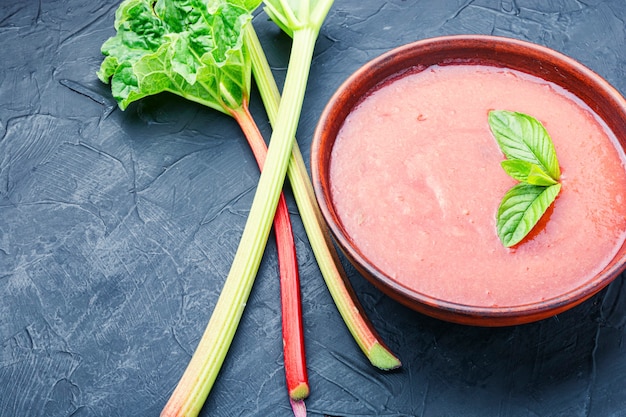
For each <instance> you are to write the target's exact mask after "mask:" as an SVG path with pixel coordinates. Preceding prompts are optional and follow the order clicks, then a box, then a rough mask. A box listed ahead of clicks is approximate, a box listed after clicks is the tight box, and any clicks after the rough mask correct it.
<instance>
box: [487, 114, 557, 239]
mask: <svg viewBox="0 0 626 417" xmlns="http://www.w3.org/2000/svg"><path fill="white" fill-rule="evenodd" d="M488 120H489V126H490V128H491V131H492V133H493V135H494V136H495V138H496V141H497V142H498V145H499V146H500V149H501V150H502V152H503V153H504V155H505V156H506V157H507V159H506V160H504V161H502V168H503V169H504V171H505V172H506V173H507V174H508V175H510V176H511V177H512V178H514V179H516V180H518V181H520V183H518V184H517V185H515V186H513V187H512V188H511V189H510V190H508V191H507V192H506V194H505V195H504V197H503V198H502V201H501V203H500V206H499V207H498V213H497V216H496V229H497V233H498V236H499V237H500V240H501V241H502V243H503V244H504V246H507V247H510V246H514V245H516V244H518V243H519V242H521V241H522V239H524V238H525V237H526V236H527V235H528V233H530V231H531V230H532V229H533V228H534V227H535V225H536V224H537V223H538V222H539V220H540V219H541V217H542V216H543V215H544V213H545V212H546V210H547V209H548V207H549V206H550V205H551V204H552V203H553V202H554V200H555V199H556V197H557V195H558V194H559V192H560V191H561V184H560V183H559V178H560V176H561V169H560V167H559V163H558V160H557V157H556V151H555V149H554V144H553V143H552V139H551V138H550V136H549V135H548V132H547V131H546V129H545V128H544V126H543V125H542V124H541V122H539V121H538V120H537V119H535V118H534V117H532V116H529V115H527V114H523V113H518V112H511V111H506V110H494V111H491V112H489V118H488Z"/></svg>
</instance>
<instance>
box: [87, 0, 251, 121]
mask: <svg viewBox="0 0 626 417" xmlns="http://www.w3.org/2000/svg"><path fill="white" fill-rule="evenodd" d="M259 4H260V0H230V1H229V0H205V1H202V0H169V1H163V0H124V2H122V4H121V5H120V6H119V8H118V9H117V11H116V13H115V29H116V30H117V34H116V36H114V37H111V38H110V39H108V40H107V41H106V42H105V43H104V44H103V45H102V53H103V54H104V55H105V56H106V58H105V59H104V61H103V62H102V65H101V66H100V70H99V71H98V77H99V78H100V80H102V81H103V82H105V83H108V82H110V83H111V91H112V94H113V96H114V97H115V99H116V100H117V102H118V104H119V106H120V108H121V109H122V110H123V109H125V108H126V107H127V106H128V105H129V104H130V103H132V102H133V101H136V100H139V99H141V98H143V97H146V96H149V95H153V94H158V93H161V92H164V91H169V92H172V93H174V94H178V95H180V96H183V97H185V98H187V99H189V100H192V101H195V102H198V103H201V104H203V105H206V106H208V107H211V108H214V109H216V110H219V111H222V112H224V113H228V109H236V108H238V107H241V106H242V104H243V101H244V100H248V98H249V95H250V83H251V81H250V80H251V63H250V58H249V56H248V54H247V53H246V51H245V46H244V43H243V28H244V25H246V24H247V23H248V22H249V21H250V20H251V18H252V15H251V12H252V11H253V10H254V9H255V8H256V7H258V5H259Z"/></svg>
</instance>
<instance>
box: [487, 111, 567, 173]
mask: <svg viewBox="0 0 626 417" xmlns="http://www.w3.org/2000/svg"><path fill="white" fill-rule="evenodd" d="M489 127H490V128H491V131H492V133H493V135H494V136H495V138H496V141H497V142H498V145H499V146H500V149H501V150H502V152H503V153H504V155H505V156H506V157H507V158H508V159H511V160H521V161H526V162H529V163H531V164H535V165H538V166H539V167H540V168H541V170H543V171H544V172H545V173H547V174H548V175H549V176H550V177H552V178H553V179H554V180H555V181H558V180H559V178H560V176H561V171H560V168H559V163H558V161H557V158H556V151H555V149H554V144H553V143H552V140H551V139H550V136H549V135H548V132H547V131H546V129H545V128H544V126H543V125H542V124H541V122H539V121H538V120H537V119H535V118H534V117H532V116H529V115H527V114H523V113H518V112H511V111H507V110H493V111H490V112H489Z"/></svg>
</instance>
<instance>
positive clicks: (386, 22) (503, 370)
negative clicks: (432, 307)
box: [0, 0, 626, 417]
mask: <svg viewBox="0 0 626 417" xmlns="http://www.w3.org/2000/svg"><path fill="white" fill-rule="evenodd" d="M117 5H118V2H117V1H112V0H105V1H84V0H67V1H53V0H41V1H34V0H25V1H10V0H0V42H1V45H2V49H1V51H2V58H1V59H0V297H1V298H0V390H1V392H0V416H3V417H5V416H6V417H36V416H50V417H53V416H74V417H84V416H103V417H104V416H106V417H115V416H156V415H158V413H159V411H160V410H161V408H162V407H163V405H164V404H165V402H166V401H167V399H168V397H169V395H170V393H171V391H172V390H173V388H174V385H175V384H176V382H177V381H178V378H179V377H180V375H181V373H182V372H183V369H184V367H185V366H186V365H187V362H188V360H189V358H190V355H191V353H192V352H193V350H194V348H195V346H196V343H197V342H198V340H199V337H200V335H201V333H202V331H203V329H204V326H205V325H206V323H207V321H208V318H209V315H210V313H211V310H212V307H213V305H214V302H215V301H216V298H217V296H218V293H219V291H220V289H221V286H222V282H223V279H224V278H225V276H226V274H227V272H228V269H229V267H230V262H231V259H232V256H233V254H234V250H235V248H236V246H237V244H238V241H239V235H240V232H241V230H242V228H243V225H244V221H245V218H246V215H247V212H248V209H249V205H250V203H251V200H252V196H253V193H254V190H255V184H256V181H257V178H258V172H257V168H256V165H255V163H254V161H253V158H252V156H251V154H250V152H249V151H248V149H247V146H246V144H245V141H244V139H243V137H242V135H241V133H240V131H239V130H238V127H237V126H236V124H235V122H234V121H233V120H232V119H230V118H228V117H226V116H224V115H222V114H220V113H217V112H215V111H212V110H209V109H205V108H201V107H200V106H198V105H195V104H192V103H188V102H185V101H184V100H182V99H180V98H177V97H173V96H169V95H161V96H158V97H154V98H148V99H144V100H142V101H141V102H140V103H138V104H137V105H133V106H131V107H130V108H129V109H128V110H127V111H125V112H121V111H120V110H119V109H117V108H116V106H115V103H114V101H113V100H112V98H111V95H110V91H109V87H108V86H106V85H103V84H102V83H100V81H98V80H97V78H96V76H95V72H96V70H97V69H98V67H99V65H100V62H101V61H102V56H101V54H100V45H101V44H102V42H104V40H105V39H107V38H108V37H109V36H112V35H113V34H114V31H113V17H114V12H115V9H116V8H117ZM625 20H626V2H624V0H606V1H602V0H584V1H583V0H518V1H514V0H502V1H496V0H475V1H471V0H428V1H426V0H393V1H386V2H381V1H372V0H337V1H336V3H335V5H334V6H333V8H332V9H331V11H330V14H329V16H328V19H327V20H326V22H325V24H324V26H323V29H322V31H321V34H320V39H319V41H318V44H317V49H316V53H315V58H314V61H313V65H312V68H311V76H310V83H309V88H308V91H307V96H306V99H305V102H304V108H303V114H302V119H301V123H300V126H299V130H298V138H299V141H300V145H301V147H302V150H303V152H304V154H305V158H306V159H307V160H308V156H309V149H308V148H309V144H310V140H311V135H312V133H313V130H314V128H315V124H316V122H317V120H318V118H319V115H320V113H321V111H322V109H323V107H324V105H325V103H326V102H327V100H328V99H329V97H330V96H331V94H332V93H333V92H334V90H335V89H336V88H337V87H338V86H339V84H340V83H341V82H342V81H343V80H344V79H345V78H346V77H347V76H348V75H350V74H351V73H352V72H353V71H354V70H356V69H357V68H358V67H359V66H360V65H362V64H363V63H365V62H366V61H368V60H369V59H371V58H374V57H376V56H378V55H379V54H381V53H383V52H385V51H388V50H389V49H391V48H393V47H396V46H399V45H401V44H404V43H408V42H411V41H414V40H418V39H423V38H427V37H432V36H437V35H444V34H458V33H483V34H495V35H502V36H508V37H514V38H519V39H525V40H530V41H533V42H536V43H539V44H542V45H547V46H549V47H552V48H554V49H556V50H559V51H561V52H564V53H565V54H568V55H570V56H571V57H573V58H575V59H577V60H579V61H581V62H582V63H584V64H586V65H587V66H589V67H590V68H592V69H593V70H595V71H596V72H598V73H599V74H600V75H602V76H604V77H605V78H606V79H607V80H608V81H609V82H610V83H612V84H613V85H614V86H615V87H616V88H617V89H618V90H620V91H621V92H622V93H626V73H625V68H626V40H625ZM254 24H255V25H256V28H257V31H258V32H259V35H260V37H261V40H262V42H263V45H264V46H265V48H266V51H267V54H268V56H269V59H270V61H271V64H272V66H273V68H274V70H275V73H276V76H277V78H278V80H279V82H282V79H283V77H284V74H285V66H286V63H287V59H288V53H289V47H290V41H289V39H288V38H287V37H285V36H284V35H283V34H281V33H280V32H279V31H278V30H277V29H276V28H275V26H274V25H273V24H271V23H269V22H267V18H266V16H265V15H264V14H263V13H260V14H259V15H258V16H257V17H256V18H255V21H254ZM261 109H262V108H261V106H260V103H259V99H258V97H257V96H256V95H254V97H253V103H252V111H253V112H254V114H255V115H257V118H258V121H259V124H260V126H261V129H262V130H263V132H264V134H266V135H268V134H269V128H268V124H267V122H266V120H265V119H266V118H265V114H264V113H263V111H262V110H261ZM289 204H290V207H291V211H292V212H293V214H294V216H293V218H294V223H295V229H296V235H297V236H296V237H297V239H298V242H297V249H298V254H299V259H300V263H301V275H302V293H303V309H304V321H305V326H306V347H307V357H308V365H309V376H310V383H311V396H310V397H309V399H308V400H307V401H306V404H307V408H308V410H309V415H310V416H323V415H329V416H424V417H426V416H428V417H435V416H437V417H439V416H481V417H484V416H568V417H572V416H594V417H607V416H613V417H616V416H626V340H625V335H626V329H625V324H626V294H624V290H623V286H624V278H623V277H619V278H618V279H617V280H616V281H615V282H614V283H613V284H611V285H610V286H609V287H608V288H607V289H606V290H605V291H603V292H602V293H600V294H598V295H597V296H596V297H594V298H593V299H591V300H589V301H588V302H586V303H584V304H582V305H581V306H579V307H577V308H575V309H573V310H571V311H569V312H566V313H563V314H561V315H559V316H557V317H554V318H550V319H547V320H544V321H541V322H538V323H533V324H528V325H523V326H516V327H507V328H496V329H485V328H474V327H465V326H460V325H454V324H449V323H445V322H441V321H438V320H435V319H431V318H428V317H425V316H422V315H420V314H418V313H415V312H412V311H411V310H409V309H407V308H405V307H402V306H400V305H398V304H397V303H395V302H393V301H392V300H390V299H389V298H387V297H385V296H383V295H381V293H380V292H379V291H377V290H376V289H374V288H373V287H372V286H371V285H370V284H369V283H367V282H366V281H365V280H364V279H363V278H362V277H361V276H360V275H358V273H356V272H355V271H354V269H352V268H351V267H350V266H349V265H346V268H347V269H348V272H349V275H350V278H351V280H352V283H353V285H354V287H355V289H356V290H357V292H358V295H359V298H360V300H361V301H362V303H363V304H364V306H365V308H366V310H367V311H368V313H369V315H370V318H371V319H372V321H373V322H374V324H375V326H376V328H377V330H378V331H379V332H380V334H381V336H382V337H383V338H384V339H385V340H386V341H387V343H388V344H389V345H390V347H391V348H392V350H393V351H395V352H396V353H397V354H398V355H399V357H400V358H401V360H402V362H403V364H404V367H403V368H402V369H401V370H399V371H397V372H392V373H383V372H379V371H377V370H375V369H373V368H372V367H371V366H370V365H369V363H368V362H367V360H366V359H365V358H364V356H363V355H362V354H361V352H360V350H359V349H358V348H357V346H356V345H355V343H354V342H353V340H352V338H351V336H350V335H349V333H348V331H347V330H346V328H345V326H344V324H343V322H342V320H341V318H340V317H339V315H338V313H337V310H336V308H335V306H334V304H333V302H332V301H331V299H330V296H329V294H328V291H327V289H326V287H325V284H324V282H323V280H322V277H321V275H320V273H319V271H318V269H317V266H316V264H315V261H314V259H313V257H312V253H311V250H310V247H309V244H308V241H307V239H306V235H305V233H304V231H303V228H302V226H301V223H300V219H299V217H298V216H297V210H296V208H295V205H294V204H293V201H292V199H291V197H289ZM274 249H275V248H274V244H273V241H272V240H270V243H269V246H268V250H267V251H266V255H265V258H264V261H263V263H262V266H261V270H260V273H259V276H258V278H257V281H256V284H255V287H254V289H253V292H252V295H251V297H250V300H249V302H248V306H247V308H246V311H245V314H244V317H243V320H242V323H241V326H240V328H239V331H238V333H237V335H236V337H235V340H234V343H233V345H232V348H231V350H230V352H229V355H228V357H227V359H226V362H225V364H224V366H223V369H222V372H221V373H220V375H219V377H218V380H217V382H216V384H215V386H214V388H213V391H212V392H211V395H210V396H209V399H208V401H207V402H206V405H205V407H204V409H203V411H202V415H203V416H209V415H210V416H220V417H225V416H270V417H273V416H289V415H290V412H291V411H290V408H289V403H288V401H287V397H286V392H285V386H284V373H283V368H282V348H281V334H280V314H279V287H278V278H277V276H276V255H275V250H274ZM571 261H572V262H575V261H576V260H575V259H572V260H571ZM457 279H471V277H466V276H464V274H463V269H462V267H461V266H459V271H458V277H457Z"/></svg>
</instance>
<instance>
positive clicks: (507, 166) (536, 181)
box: [501, 159, 557, 186]
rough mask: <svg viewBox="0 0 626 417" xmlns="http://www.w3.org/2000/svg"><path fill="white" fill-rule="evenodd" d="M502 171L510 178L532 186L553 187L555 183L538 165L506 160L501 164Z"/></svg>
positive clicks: (517, 160)
mask: <svg viewBox="0 0 626 417" xmlns="http://www.w3.org/2000/svg"><path fill="white" fill-rule="evenodd" d="M501 165H502V168H503V169H504V171H505V172H506V173H507V174H509V176H511V177H512V178H514V179H516V180H518V181H522V182H526V183H528V184H532V185H542V186H548V185H554V184H556V183H557V182H556V181H555V180H554V178H552V177H551V176H550V175H548V174H547V173H546V172H545V171H544V170H543V169H541V167H540V166H539V165H536V164H531V163H530V162H526V161H520V160H519V159H507V160H505V161H502V162H501Z"/></svg>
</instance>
